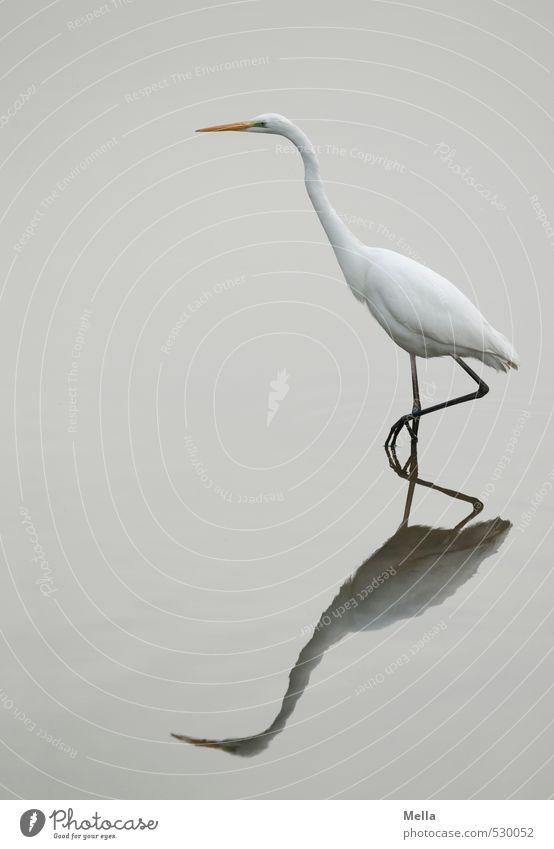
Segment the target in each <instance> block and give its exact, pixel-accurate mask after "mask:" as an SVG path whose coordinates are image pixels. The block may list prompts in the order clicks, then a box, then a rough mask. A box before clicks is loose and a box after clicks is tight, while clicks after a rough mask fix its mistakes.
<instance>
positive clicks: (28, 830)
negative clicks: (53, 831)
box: [19, 808, 46, 837]
mask: <svg viewBox="0 0 554 849" xmlns="http://www.w3.org/2000/svg"><path fill="white" fill-rule="evenodd" d="M45 822H46V817H45V816H44V814H43V813H42V811H39V810H38V809H37V808H31V810H30V811H25V813H24V814H22V815H21V819H20V820H19V828H20V829H21V834H24V835H25V837H36V836H37V834H38V833H39V832H40V831H42V829H43V828H44V823H45Z"/></svg>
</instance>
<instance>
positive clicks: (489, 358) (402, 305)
mask: <svg viewBox="0 0 554 849" xmlns="http://www.w3.org/2000/svg"><path fill="white" fill-rule="evenodd" d="M337 258H338V260H339V263H340V265H341V268H342V270H343V273H344V276H345V279H346V281H347V283H348V285H349V286H350V288H351V289H352V292H353V293H354V295H355V296H356V297H357V298H358V299H359V300H361V301H363V302H365V303H366V304H367V306H368V308H369V311H370V312H371V314H372V315H373V316H374V317H375V318H376V320H377V321H378V322H379V324H380V325H381V327H382V328H383V329H384V330H385V331H386V333H388V335H389V336H390V337H391V339H393V340H394V342H396V344H397V345H399V347H400V348H403V349H404V350H405V351H407V352H408V353H409V354H414V355H415V356H417V357H425V358H429V357H444V356H447V355H449V354H455V355H457V356H459V357H473V358H475V359H477V360H481V362H483V363H485V364H486V365H488V366H492V368H495V369H497V370H499V371H507V369H508V368H517V366H518V357H517V354H516V352H515V351H514V349H513V347H512V345H511V344H510V342H508V340H507V339H506V338H505V337H504V336H503V335H502V334H501V333H499V332H498V331H497V330H495V329H494V327H492V325H491V324H489V322H488V321H487V320H486V318H485V317H484V316H483V315H482V314H481V313H480V312H479V310H478V309H477V307H476V306H475V305H474V304H472V302H471V301H470V300H469V298H467V297H466V296H465V295H464V294H463V292H461V291H460V290H459V289H458V288H456V286H454V285H453V284H452V283H450V281H448V280H447V279H446V278H445V277H442V276H441V275H440V274H437V272H435V271H432V270H431V269H430V268H427V267H426V266H424V265H421V263H419V262H416V261H415V260H413V259H410V258H409V257H407V256H404V255H403V254H399V253H396V251H391V250H387V249H385V248H368V247H365V246H361V245H359V246H358V247H357V249H355V250H351V251H348V252H345V251H341V252H340V253H338V254H337Z"/></svg>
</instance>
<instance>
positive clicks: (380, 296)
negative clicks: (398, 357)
mask: <svg viewBox="0 0 554 849" xmlns="http://www.w3.org/2000/svg"><path fill="white" fill-rule="evenodd" d="M221 131H237V132H246V133H272V134H275V135H280V136H284V137H285V138H286V139H289V141H291V142H292V143H293V144H294V145H295V146H296V147H297V148H298V150H299V152H300V155H301V156H302V160H303V162H304V170H305V173H304V181H305V184H306V189H307V192H308V195H309V198H310V200H311V202H312V205H313V207H314V209H315V211H316V213H317V215H318V217H319V220H320V221H321V224H322V225H323V229H324V230H325V233H326V234H327V237H328V239H329V242H330V243H331V246H332V248H333V250H334V252H335V255H336V257H337V260H338V263H339V265H340V267H341V270H342V273H343V275H344V277H345V280H346V282H347V284H348V286H349V287H350V289H351V290H352V292H353V294H354V295H355V297H356V298H358V299H359V300H360V301H362V302H364V303H365V304H367V306H368V308H369V311H370V312H371V314H372V315H373V316H374V317H375V319H376V320H377V321H378V322H379V324H380V325H381V327H382V328H383V329H384V330H385V332H386V333H388V335H389V336H390V337H391V339H393V340H394V342H396V344H397V345H398V346H399V347H400V348H402V349H403V350H404V351H407V352H408V354H409V355H410V362H411V370H412V389H413V407H412V412H411V413H410V414H408V415H405V416H402V417H401V418H400V419H399V420H398V421H397V422H395V424H394V425H393V426H392V428H391V430H390V433H389V435H388V437H387V441H386V443H385V445H387V446H388V445H389V444H390V446H391V447H392V448H394V445H395V443H396V439H397V437H398V434H399V433H400V431H401V430H402V427H404V426H406V428H407V429H408V431H409V433H410V435H411V437H412V439H414V440H415V439H417V431H418V426H419V420H420V418H421V416H423V415H425V414H427V413H432V412H434V411H435V410H441V409H444V408H445V407H451V406H453V405H454V404H460V403H462V402H464V401H470V400H472V399H474V398H481V397H482V396H483V395H486V393H487V392H488V391H489V387H488V386H487V384H486V383H484V381H483V380H482V379H481V378H480V377H479V376H478V375H477V374H476V373H475V372H474V371H473V369H471V368H470V367H469V366H468V365H467V363H466V362H465V361H464V360H463V359H462V357H472V358H474V359H477V360H480V361H481V362H483V363H485V365H487V366H491V367H492V368H494V369H496V370H497V371H508V369H510V368H513V369H517V367H518V356H517V354H516V352H515V350H514V348H513V347H512V345H511V344H510V342H509V341H508V340H507V339H506V337H505V336H503V335H502V334H501V333H499V332H498V331H497V330H495V329H494V328H493V327H492V325H490V324H489V322H488V321H487V320H486V319H485V318H484V316H483V315H481V313H480V312H479V310H478V309H477V307H476V306H474V304H472V303H471V301H470V300H469V299H468V298H467V297H466V296H465V295H464V294H463V293H462V292H460V290H459V289H457V288H456V286H454V285H453V284H452V283H450V282H449V281H448V280H446V279H445V278H444V277H441V275H440V274H437V273H436V272H435V271H432V270H431V269H430V268H426V266H424V265H421V263H419V262H416V261H415V260H414V259H410V258H409V257H407V256H404V255H403V254H400V253H397V252H396V251H391V250H388V249H386V248H375V247H369V246H367V245H364V244H363V242H361V241H360V240H359V239H358V238H357V237H356V236H355V235H354V234H353V233H352V232H351V231H350V230H349V229H348V227H347V226H346V224H345V223H344V221H343V220H342V219H341V218H340V216H339V215H338V214H337V212H336V211H335V210H334V209H333V207H332V206H331V204H330V203H329V200H328V198H327V195H326V194H325V190H324V188H323V185H322V182H321V177H320V173H319V162H318V160H317V156H316V154H315V150H314V147H313V145H312V144H311V142H310V140H309V139H308V137H307V136H306V135H305V133H304V132H303V131H302V130H301V129H300V128H299V127H297V126H296V125H295V124H293V123H292V122H291V121H289V120H288V118H285V117H284V116H283V115H278V114H275V113H268V114H265V115H258V117H257V118H253V119H252V120H250V121H240V122H238V123H234V124H217V125H216V126H213V127H203V128H202V129H200V130H197V132H201V133H209V132H221ZM447 355H449V356H451V357H453V358H454V359H455V360H456V362H457V363H458V365H460V366H461V367H462V368H463V369H464V371H466V372H467V374H469V375H470V377H472V378H473V380H474V381H475V382H476V384H477V389H476V390H475V391H474V392H471V393H469V394H467V395H462V396H461V397H458V398H452V399H451V400H449V401H443V402H442V403H440V404H434V405H433V406H431V407H426V408H425V409H422V408H421V404H420V398H419V387H418V379H417V366H416V357H425V358H427V359H428V358H430V357H444V356H447Z"/></svg>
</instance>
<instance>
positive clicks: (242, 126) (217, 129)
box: [196, 121, 253, 133]
mask: <svg viewBox="0 0 554 849" xmlns="http://www.w3.org/2000/svg"><path fill="white" fill-rule="evenodd" d="M252 125H253V122H252V121H238V122H237V123H235V124H215V125H214V126H213V127H201V128H200V129H199V130H196V132H197V133H221V132H226V131H228V130H248V128H249V127H251V126H252Z"/></svg>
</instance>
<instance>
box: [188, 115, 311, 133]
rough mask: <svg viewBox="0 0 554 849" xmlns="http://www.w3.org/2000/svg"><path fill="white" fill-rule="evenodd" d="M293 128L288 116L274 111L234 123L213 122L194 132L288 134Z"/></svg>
mask: <svg viewBox="0 0 554 849" xmlns="http://www.w3.org/2000/svg"><path fill="white" fill-rule="evenodd" d="M293 128H294V124H293V123H292V122H291V121H289V119H288V118H285V116H284V115H278V114H277V113H276V112H267V113H266V114H265V115H258V116H257V117H256V118H251V119H250V120H249V121H236V122H235V123H234V124H215V125H214V126H213V127H201V129H199V130H196V132H197V133H221V132H228V131H234V132H240V133H273V134H274V135H278V136H288V135H289V134H290V131H291V130H292V129H293Z"/></svg>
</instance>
